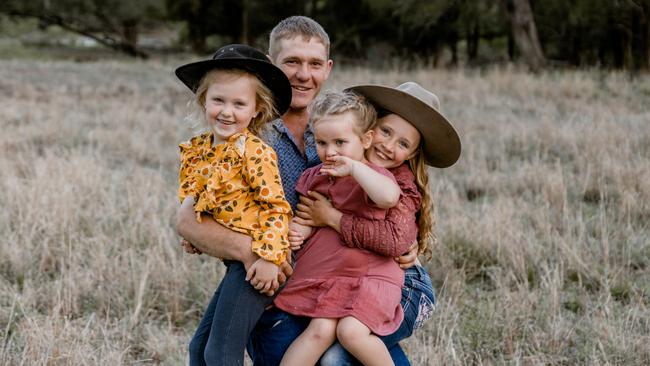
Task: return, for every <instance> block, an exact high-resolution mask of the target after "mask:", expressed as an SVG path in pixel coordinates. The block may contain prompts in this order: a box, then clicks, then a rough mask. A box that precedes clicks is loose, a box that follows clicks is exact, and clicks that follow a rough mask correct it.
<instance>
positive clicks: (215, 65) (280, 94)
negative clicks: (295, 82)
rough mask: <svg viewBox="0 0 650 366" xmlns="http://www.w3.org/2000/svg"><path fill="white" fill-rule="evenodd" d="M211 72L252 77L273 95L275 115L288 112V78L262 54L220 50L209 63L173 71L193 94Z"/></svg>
mask: <svg viewBox="0 0 650 366" xmlns="http://www.w3.org/2000/svg"><path fill="white" fill-rule="evenodd" d="M214 69H242V70H245V71H248V72H250V73H252V74H255V76H257V77H258V78H259V79H260V81H261V82H262V83H264V85H266V87H267V88H269V89H270V90H271V93H273V98H274V101H275V108H276V109H277V111H278V113H279V114H280V115H283V114H284V112H286V111H287V109H289V106H290V105H291V84H290V83H289V79H287V76H286V75H285V74H284V72H282V70H280V68H278V67H277V66H275V65H273V64H272V63H271V62H270V61H269V59H268V57H266V55H265V54H264V53H263V52H261V51H260V50H258V49H256V48H253V47H250V46H247V45H244V44H230V45H227V46H223V47H221V48H219V49H218V50H217V52H215V53H214V55H212V58H211V59H209V60H204V61H198V62H192V63H189V64H186V65H183V66H180V67H178V68H177V69H176V76H177V77H178V78H179V79H180V80H181V81H182V82H183V84H185V85H187V87H188V88H190V90H192V92H193V93H196V89H197V88H198V87H199V83H200V82H201V79H202V78H203V76H205V74H206V73H207V72H208V71H210V70H214Z"/></svg>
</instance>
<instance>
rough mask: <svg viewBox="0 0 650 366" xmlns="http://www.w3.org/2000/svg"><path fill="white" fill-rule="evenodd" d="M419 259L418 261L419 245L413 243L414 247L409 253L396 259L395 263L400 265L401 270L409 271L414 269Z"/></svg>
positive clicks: (410, 248) (411, 247) (412, 246)
mask: <svg viewBox="0 0 650 366" xmlns="http://www.w3.org/2000/svg"><path fill="white" fill-rule="evenodd" d="M417 259H418V243H417V242H415V243H413V245H411V246H410V247H409V250H408V252H406V253H404V254H402V255H401V256H399V257H397V258H395V262H397V264H399V268H401V269H407V268H411V267H413V266H414V265H415V261H416V260H417Z"/></svg>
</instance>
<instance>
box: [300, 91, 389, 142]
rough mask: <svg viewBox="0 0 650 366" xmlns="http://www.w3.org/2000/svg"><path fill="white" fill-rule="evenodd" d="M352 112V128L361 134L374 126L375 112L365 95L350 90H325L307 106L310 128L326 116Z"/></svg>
mask: <svg viewBox="0 0 650 366" xmlns="http://www.w3.org/2000/svg"><path fill="white" fill-rule="evenodd" d="M348 112H350V113H352V114H353V116H354V121H355V124H354V130H355V132H356V133H357V134H358V135H359V136H361V135H362V134H364V133H366V132H367V131H368V130H370V129H371V128H373V127H374V126H375V122H376V120H377V112H376V111H375V108H374V107H373V106H372V104H370V102H368V100H366V98H365V97H363V96H361V95H358V94H354V93H352V92H337V91H329V90H328V91H326V92H324V93H323V94H322V95H321V96H320V97H318V98H317V99H316V100H314V102H313V103H312V104H311V105H310V106H309V123H311V126H312V128H313V127H314V125H315V124H316V123H318V121H320V120H321V119H323V118H324V117H327V116H332V115H340V114H344V113H348Z"/></svg>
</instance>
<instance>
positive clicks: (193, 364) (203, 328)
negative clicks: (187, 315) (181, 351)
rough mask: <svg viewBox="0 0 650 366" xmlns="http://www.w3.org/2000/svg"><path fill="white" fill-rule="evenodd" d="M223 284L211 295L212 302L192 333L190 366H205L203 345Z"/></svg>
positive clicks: (206, 338) (208, 332)
mask: <svg viewBox="0 0 650 366" xmlns="http://www.w3.org/2000/svg"><path fill="white" fill-rule="evenodd" d="M222 285H223V282H222V283H221V284H220V285H219V287H218V288H217V291H215V292H214V295H212V300H210V304H209V305H208V307H207V308H206V309H205V312H204V313H203V318H201V321H200V322H199V326H198V327H197V328H196V332H194V336H193V337H192V340H191V341H190V349H189V352H190V366H203V365H205V358H204V357H203V353H204V352H205V345H206V344H207V343H208V337H210V328H212V319H213V318H214V310H215V308H216V307H217V301H218V300H219V293H220V292H221V287H222Z"/></svg>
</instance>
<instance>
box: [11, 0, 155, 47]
mask: <svg viewBox="0 0 650 366" xmlns="http://www.w3.org/2000/svg"><path fill="white" fill-rule="evenodd" d="M165 10H166V8H165V6H164V3H163V2H162V1H160V0H139V1H132V0H56V1H49V0H5V1H4V2H3V3H2V4H1V5H0V12H3V13H5V14H8V15H10V16H14V17H27V18H36V19H38V20H39V21H40V24H41V25H42V26H43V27H46V26H49V25H58V26H60V27H62V28H64V29H66V30H69V31H71V32H74V33H78V34H81V35H84V36H86V37H89V38H92V39H94V40H96V41H97V42H99V43H101V44H103V45H105V46H108V47H111V48H114V49H116V50H119V51H122V52H125V53H128V54H130V55H133V56H139V57H147V54H146V53H145V52H144V51H142V50H140V49H139V48H138V31H139V27H140V26H142V25H146V24H147V23H151V22H152V21H154V20H162V19H164V18H165Z"/></svg>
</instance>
